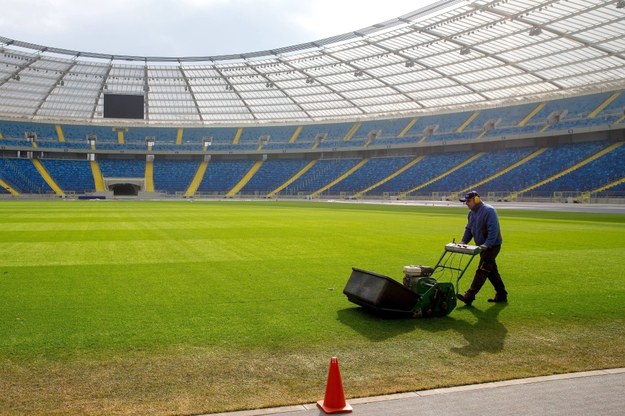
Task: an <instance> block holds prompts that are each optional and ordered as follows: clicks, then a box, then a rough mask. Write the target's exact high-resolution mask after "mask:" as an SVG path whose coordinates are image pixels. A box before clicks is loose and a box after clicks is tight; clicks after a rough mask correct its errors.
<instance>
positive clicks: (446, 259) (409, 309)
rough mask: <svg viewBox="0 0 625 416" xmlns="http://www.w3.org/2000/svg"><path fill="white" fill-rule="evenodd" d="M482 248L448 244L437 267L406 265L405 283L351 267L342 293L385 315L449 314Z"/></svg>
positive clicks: (416, 316) (413, 316) (357, 302)
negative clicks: (467, 273) (468, 271)
mask: <svg viewBox="0 0 625 416" xmlns="http://www.w3.org/2000/svg"><path fill="white" fill-rule="evenodd" d="M480 251H481V248H480V247H479V246H472V245H468V244H457V243H455V242H451V243H448V244H446V245H445V249H444V250H443V254H442V255H441V257H440V258H439V260H438V262H437V263H436V265H435V266H434V267H430V266H421V265H409V266H404V268H403V272H404V278H403V283H400V282H398V281H397V280H394V279H392V278H391V277H388V276H384V275H382V274H379V273H374V272H371V271H367V270H362V269H359V268H356V267H352V274H351V276H350V277H349V280H348V281H347V284H346V285H345V289H343V293H344V294H345V295H346V296H347V299H348V300H349V301H350V302H352V303H355V304H357V305H359V306H362V307H364V308H366V309H368V310H371V311H374V312H380V313H384V314H386V315H389V314H391V315H402V316H409V317H412V318H421V317H434V316H446V315H449V313H451V311H453V310H454V308H455V307H456V293H458V284H459V282H460V279H461V278H462V276H463V275H464V273H465V271H466V270H467V268H468V267H469V265H470V264H471V261H472V260H473V258H474V257H475V256H476V255H478V254H479V253H480ZM454 277H455V284H454V282H453V280H454Z"/></svg>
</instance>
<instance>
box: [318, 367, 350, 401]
mask: <svg viewBox="0 0 625 416" xmlns="http://www.w3.org/2000/svg"><path fill="white" fill-rule="evenodd" d="M317 406H319V407H320V408H321V410H323V411H324V412H325V413H351V411H352V407H351V406H350V405H349V404H348V403H346V402H345V393H344V392H343V381H342V380H341V370H339V360H338V358H336V357H332V359H331V360H330V371H329V372H328V384H327V385H326V395H325V398H324V399H323V400H320V401H318V402H317Z"/></svg>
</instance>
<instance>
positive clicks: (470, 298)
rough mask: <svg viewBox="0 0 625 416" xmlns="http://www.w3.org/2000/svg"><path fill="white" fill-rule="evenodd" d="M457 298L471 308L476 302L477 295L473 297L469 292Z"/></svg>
mask: <svg viewBox="0 0 625 416" xmlns="http://www.w3.org/2000/svg"><path fill="white" fill-rule="evenodd" d="M456 297H457V298H458V299H460V300H461V301H463V302H464V303H465V304H466V305H467V306H471V304H472V303H473V301H474V300H475V295H472V294H470V293H469V292H466V293H465V294H464V295H461V294H458V296H456Z"/></svg>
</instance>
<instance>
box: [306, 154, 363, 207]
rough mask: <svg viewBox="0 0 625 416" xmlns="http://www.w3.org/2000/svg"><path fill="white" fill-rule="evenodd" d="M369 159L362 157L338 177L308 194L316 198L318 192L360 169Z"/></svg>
mask: <svg viewBox="0 0 625 416" xmlns="http://www.w3.org/2000/svg"><path fill="white" fill-rule="evenodd" d="M368 161H369V158H368V157H366V158H364V159H362V160H361V161H360V162H358V163H356V165H354V166H353V167H352V168H351V169H349V170H348V171H347V172H345V173H344V174H342V175H341V176H339V177H338V178H336V179H335V180H333V181H332V182H330V183H329V184H327V185H325V186H324V187H322V188H319V189H317V190H316V191H315V192H313V193H312V194H310V196H311V197H312V198H316V197H318V196H319V194H320V193H322V192H323V191H325V190H326V189H330V188H331V187H333V186H334V185H336V184H337V183H339V182H341V181H342V180H343V179H345V178H347V177H348V176H349V175H351V174H352V173H354V172H356V171H357V170H358V169H360V168H361V167H362V166H364V164H365V163H367V162H368Z"/></svg>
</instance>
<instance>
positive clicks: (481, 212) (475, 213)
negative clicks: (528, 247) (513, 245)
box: [462, 202, 503, 247]
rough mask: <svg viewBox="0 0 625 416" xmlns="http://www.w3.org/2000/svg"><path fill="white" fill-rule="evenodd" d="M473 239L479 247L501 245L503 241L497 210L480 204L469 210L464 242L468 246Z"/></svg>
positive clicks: (463, 237)
mask: <svg viewBox="0 0 625 416" xmlns="http://www.w3.org/2000/svg"><path fill="white" fill-rule="evenodd" d="M472 239H473V240H475V244H476V245H478V246H481V245H485V246H487V247H492V246H498V245H501V243H502V242H503V239H502V238H501V230H500V228H499V217H498V216H497V211H495V208H493V207H492V206H490V205H488V204H485V203H483V202H480V203H479V204H476V205H475V206H474V207H473V209H471V210H469V214H468V221H467V226H466V228H465V229H464V235H463V236H462V242H464V243H466V244H468V243H470V242H471V240H472Z"/></svg>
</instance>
